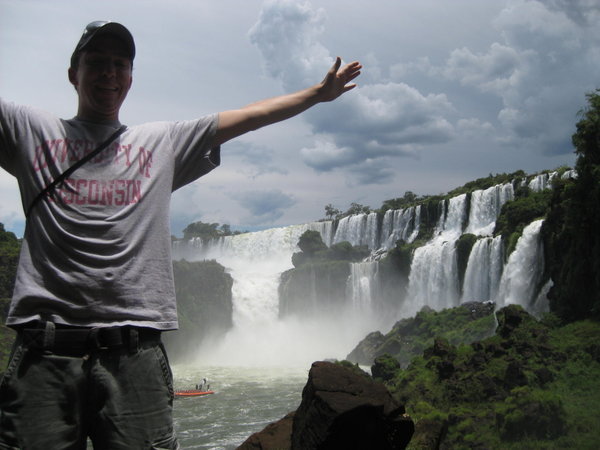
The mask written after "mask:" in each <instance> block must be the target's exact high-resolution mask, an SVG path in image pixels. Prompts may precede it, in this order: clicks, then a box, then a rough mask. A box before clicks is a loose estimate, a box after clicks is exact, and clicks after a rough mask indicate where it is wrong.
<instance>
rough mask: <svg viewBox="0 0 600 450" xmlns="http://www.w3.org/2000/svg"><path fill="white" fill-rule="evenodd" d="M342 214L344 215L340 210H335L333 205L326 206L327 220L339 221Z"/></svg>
mask: <svg viewBox="0 0 600 450" xmlns="http://www.w3.org/2000/svg"><path fill="white" fill-rule="evenodd" d="M341 214H342V212H341V211H340V210H339V209H337V208H334V207H333V205H332V204H331V203H329V204H328V205H325V217H326V218H327V219H329V220H333V219H337V218H338V217H339V216H340V215H341Z"/></svg>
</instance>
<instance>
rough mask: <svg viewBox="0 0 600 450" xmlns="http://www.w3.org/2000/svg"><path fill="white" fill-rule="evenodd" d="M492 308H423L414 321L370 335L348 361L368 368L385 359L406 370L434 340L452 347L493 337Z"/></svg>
mask: <svg viewBox="0 0 600 450" xmlns="http://www.w3.org/2000/svg"><path fill="white" fill-rule="evenodd" d="M494 306H495V305H494V304H493V303H490V302H487V303H481V302H469V303H464V304H462V305H460V306H458V307H456V308H449V309H444V310H442V311H434V310H433V309H431V308H428V307H424V308H423V309H422V310H421V311H419V312H418V313H417V314H416V315H415V317H412V318H406V319H402V320H400V321H399V322H397V323H396V324H395V325H394V326H393V327H392V329H391V330H390V331H389V332H388V333H387V334H385V335H382V334H381V333H379V334H378V335H375V334H372V335H369V336H368V337H367V338H366V339H365V341H363V342H361V343H360V344H358V346H357V347H356V348H355V349H354V350H353V351H352V352H351V353H350V354H349V355H348V357H347V359H348V360H350V361H353V362H356V363H359V364H364V365H370V364H372V362H373V361H374V360H375V361H376V360H377V358H379V357H381V356H383V355H387V356H388V357H392V358H394V359H395V360H396V361H397V362H398V364H399V366H401V367H406V366H407V365H408V364H409V363H410V362H411V361H412V360H413V358H414V357H416V356H419V355H421V354H422V353H423V351H424V350H425V349H426V348H428V347H430V346H431V345H433V343H434V340H435V339H440V338H441V339H444V340H446V341H448V342H449V343H450V344H452V345H459V344H463V343H471V342H473V341H477V340H481V339H484V338H486V337H488V336H490V335H492V334H493V333H494V329H495V326H496V321H495V318H494V314H493V312H494Z"/></svg>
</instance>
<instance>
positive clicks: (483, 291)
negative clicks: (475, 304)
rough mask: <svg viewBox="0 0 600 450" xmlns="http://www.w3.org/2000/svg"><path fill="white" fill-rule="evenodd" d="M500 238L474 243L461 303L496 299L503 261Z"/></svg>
mask: <svg viewBox="0 0 600 450" xmlns="http://www.w3.org/2000/svg"><path fill="white" fill-rule="evenodd" d="M503 259H504V257H503V249H502V237H501V236H496V237H495V238H492V237H484V238H481V239H479V240H477V242H476V243H475V245H474V246H473V249H472V250H471V254H470V255H469V261H468V263H467V270H466V272H465V280H464V283H463V296H462V300H461V302H462V303H464V302H470V301H489V300H492V299H494V298H496V295H497V293H498V287H499V285H500V277H501V275H502V261H503Z"/></svg>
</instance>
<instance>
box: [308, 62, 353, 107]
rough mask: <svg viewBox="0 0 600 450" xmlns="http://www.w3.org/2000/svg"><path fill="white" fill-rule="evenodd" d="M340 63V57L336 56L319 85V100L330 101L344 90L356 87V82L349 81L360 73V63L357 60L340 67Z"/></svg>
mask: <svg viewBox="0 0 600 450" xmlns="http://www.w3.org/2000/svg"><path fill="white" fill-rule="evenodd" d="M341 65H342V59H341V58H340V57H339V56H338V57H337V58H336V59H335V63H334V64H333V66H331V69H329V71H328V72H327V75H326V76H325V79H323V81H322V82H321V86H320V87H319V95H320V97H321V101H323V102H330V101H331V100H335V99H336V98H338V97H339V96H340V95H342V94H343V93H344V92H347V91H349V90H350V89H354V88H355V87H356V83H350V82H351V81H352V80H354V79H355V78H356V77H357V76H359V75H360V69H362V64H360V63H359V62H358V61H354V62H351V63H349V64H346V65H345V66H344V67H342V68H341V69H340V66H341Z"/></svg>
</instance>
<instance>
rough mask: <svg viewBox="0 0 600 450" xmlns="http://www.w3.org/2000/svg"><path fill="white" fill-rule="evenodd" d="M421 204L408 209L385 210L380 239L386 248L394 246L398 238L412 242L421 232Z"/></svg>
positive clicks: (382, 245)
mask: <svg viewBox="0 0 600 450" xmlns="http://www.w3.org/2000/svg"><path fill="white" fill-rule="evenodd" d="M420 220H421V205H419V206H416V207H411V208H407V209H394V210H392V209H390V210H387V211H386V212H385V215H384V217H383V223H382V225H381V236H380V238H379V241H380V242H381V247H382V248H384V249H385V250H390V249H392V248H394V246H395V245H396V242H397V241H398V240H403V241H404V242H406V243H408V244H410V243H411V242H412V241H414V240H415V239H416V237H417V235H418V234H419V224H420Z"/></svg>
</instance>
